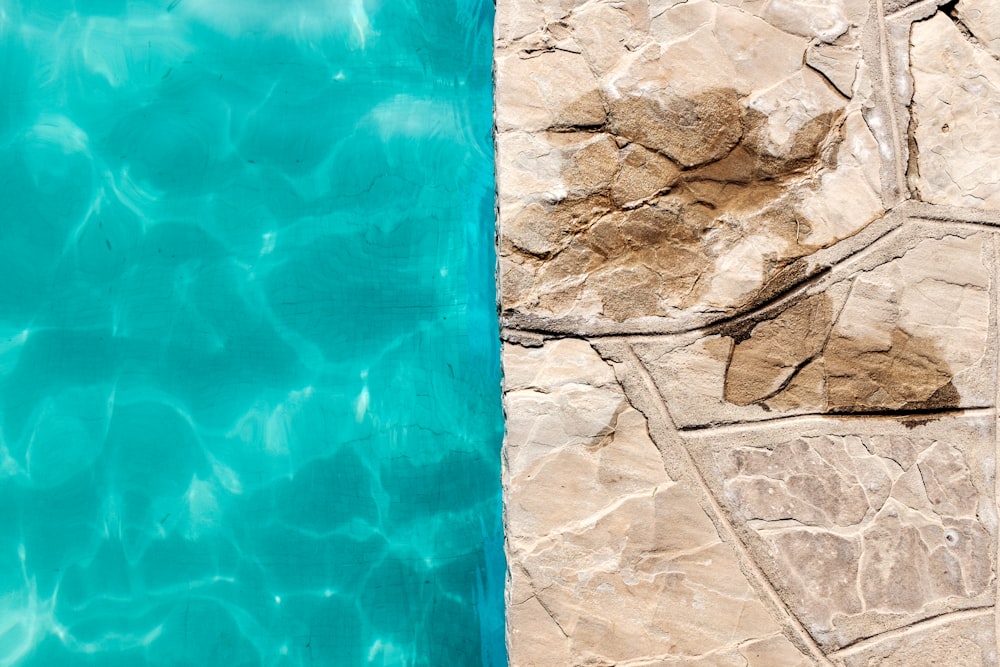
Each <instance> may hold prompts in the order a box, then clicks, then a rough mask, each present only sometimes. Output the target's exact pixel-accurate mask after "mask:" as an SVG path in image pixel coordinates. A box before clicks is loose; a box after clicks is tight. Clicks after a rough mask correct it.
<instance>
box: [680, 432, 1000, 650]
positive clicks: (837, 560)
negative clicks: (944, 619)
mask: <svg viewBox="0 0 1000 667" xmlns="http://www.w3.org/2000/svg"><path fill="white" fill-rule="evenodd" d="M994 448H995V445H994V431H993V425H992V419H991V418H984V417H980V418H967V419H956V418H952V417H949V418H945V419H940V420H933V421H929V422H927V423H924V424H917V423H910V424H901V423H899V422H897V421H895V420H886V419H879V420H871V421H865V422H861V423H860V424H859V423H857V422H852V421H838V420H811V421H808V422H803V423H802V424H801V425H796V426H777V427H768V428H766V429H763V430H757V431H748V432H747V433H745V434H743V436H742V437H741V438H740V442H739V444H735V443H734V442H733V441H732V437H731V436H723V437H713V436H702V437H696V438H693V439H692V442H691V449H692V451H693V453H694V456H695V458H696V459H697V460H698V461H699V467H701V468H702V470H703V471H704V472H705V474H706V478H707V479H708V481H709V484H710V486H712V488H713V491H714V492H715V493H716V494H717V496H718V498H719V501H720V502H721V503H722V504H723V506H724V507H725V508H726V511H727V512H728V513H729V514H730V516H731V517H732V519H733V521H734V524H735V525H737V526H738V527H739V529H740V530H741V531H742V532H743V534H744V536H745V539H746V540H747V542H748V543H749V544H750V545H751V547H752V548H754V549H757V550H759V553H760V562H761V564H762V566H763V567H764V568H765V569H766V570H767V571H768V574H769V577H770V578H771V581H773V582H774V584H775V586H776V588H777V590H778V592H779V593H780V594H781V595H782V597H783V598H784V599H785V601H786V603H787V604H788V606H789V608H790V609H792V611H793V612H794V613H795V614H796V616H797V617H798V618H799V619H800V620H801V621H802V622H803V624H804V625H805V626H806V628H807V629H808V630H809V632H810V634H812V636H813V637H815V638H816V640H817V641H818V642H819V643H820V644H821V645H822V646H823V647H825V648H827V649H837V648H841V647H843V646H845V645H848V644H850V643H853V642H854V641H856V640H858V639H860V638H864V637H868V636H872V635H877V634H881V633H884V632H886V631H888V630H893V629H896V628H900V627H904V626H906V625H910V624H912V623H915V622H917V621H919V620H921V619H923V618H927V617H930V616H937V615H939V614H941V613H944V612H947V611H949V610H955V609H966V608H979V607H982V606H984V605H988V604H992V603H993V598H994V583H995V575H994V571H995V564H996V561H995V557H994V554H995V547H996V506H995V503H994V501H993V485H994V483H995V453H994Z"/></svg>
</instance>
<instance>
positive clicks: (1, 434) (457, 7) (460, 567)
mask: <svg viewBox="0 0 1000 667" xmlns="http://www.w3.org/2000/svg"><path fill="white" fill-rule="evenodd" d="M492 12H493V8H492V4H491V3H490V2H489V0H385V1H384V2H379V1H377V0H156V1H152V0H150V1H136V0H128V1H126V0H75V1H73V0H0V667H2V666H9V665H18V666H22V665H23V666H25V667H28V666H30V667H41V666H49V665H54V666H60V667H63V666H73V665H99V666H101V667H114V666H119V665H120V666H135V665H171V666H174V665H197V666H215V665H218V666H225V667H236V666H240V665H309V666H311V665H433V666H435V667H438V666H450V665H455V666H471V665H500V664H504V661H505V656H504V652H503V651H504V649H503V600H502V588H503V561H502V551H501V530H500V521H499V514H500V500H499V443H500V435H501V430H502V418H501V413H500V407H499V364H498V359H497V357H498V350H497V345H496V342H495V341H496V340H497V336H496V333H497V332H496V329H495V327H496V324H495V319H496V318H495V306H494V289H493V267H494V258H493V250H492V246H493V231H492V228H493V196H492V192H493V180H492V178H493V176H492V146H491V143H490V142H491V140H490V125H491V122H492V121H491V90H490V88H491V84H490V46H491V39H490V33H491V25H492Z"/></svg>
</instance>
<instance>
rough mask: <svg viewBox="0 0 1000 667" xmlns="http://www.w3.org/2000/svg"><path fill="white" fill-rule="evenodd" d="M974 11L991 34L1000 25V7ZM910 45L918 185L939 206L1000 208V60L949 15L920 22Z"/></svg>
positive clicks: (914, 182)
mask: <svg viewBox="0 0 1000 667" xmlns="http://www.w3.org/2000/svg"><path fill="white" fill-rule="evenodd" d="M972 4H973V5H975V3H972ZM986 4H990V5H991V7H993V4H992V3H983V5H986ZM966 12H967V14H968V15H971V14H973V13H976V14H977V15H978V16H980V17H983V21H982V24H983V25H984V28H983V29H982V30H981V32H983V33H984V35H989V34H991V32H990V31H991V30H992V29H995V28H996V27H997V23H998V21H997V20H996V19H995V18H993V20H988V19H989V18H990V17H991V16H992V15H993V13H995V12H996V9H992V8H991V10H990V13H985V12H983V11H982V10H981V9H980V10H979V11H978V12H976V11H975V10H973V9H971V8H970V6H969V5H966ZM973 25H976V24H975V23H974V24H973ZM986 39H989V38H988V37H984V40H986ZM910 41H911V47H910V62H911V71H912V73H913V81H914V93H913V123H914V126H915V127H914V140H915V142H916V152H917V159H916V171H917V173H916V174H914V175H912V176H911V181H912V185H913V187H914V188H915V189H916V191H917V192H918V194H919V196H920V198H921V199H923V200H924V201H928V202H932V203H935V204H951V205H955V206H968V207H973V208H986V209H997V208H1000V187H998V184H1000V171H998V169H997V163H998V160H1000V62H998V61H997V60H996V59H995V57H994V54H992V53H990V51H988V50H987V49H985V48H983V47H982V44H983V43H984V42H980V43H979V44H974V43H972V42H971V41H970V40H969V39H968V38H967V37H966V36H965V35H963V34H962V32H961V31H960V30H959V27H958V26H957V25H955V23H954V22H953V21H952V20H950V19H949V18H948V17H947V16H946V15H944V14H942V13H938V14H935V15H934V17H933V18H931V19H928V20H927V21H922V22H919V23H915V24H914V25H913V30H912V33H911V38H910ZM986 43H988V44H993V43H994V42H986Z"/></svg>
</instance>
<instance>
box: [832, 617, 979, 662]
mask: <svg viewBox="0 0 1000 667" xmlns="http://www.w3.org/2000/svg"><path fill="white" fill-rule="evenodd" d="M993 615H994V609H992V608H989V607H987V608H985V609H979V610H974V611H969V612H956V613H952V614H946V615H945V616H942V617H939V618H937V619H934V620H932V621H930V622H925V623H918V624H916V625H914V626H911V627H907V628H906V629H904V630H903V631H900V632H890V633H886V634H885V635H883V636H879V637H875V638H873V639H871V640H868V641H864V642H861V643H859V644H858V645H857V646H855V647H852V648H851V649H848V650H846V651H843V652H841V653H839V654H835V661H836V664H838V665H843V667H936V666H937V665H956V666H957V665H962V667H989V666H991V665H995V664H997V640H996V627H995V623H994V619H993Z"/></svg>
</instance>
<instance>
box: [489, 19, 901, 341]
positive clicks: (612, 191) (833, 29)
mask: <svg viewBox="0 0 1000 667" xmlns="http://www.w3.org/2000/svg"><path fill="white" fill-rule="evenodd" d="M517 12H518V9H515V8H514V5H512V6H511V7H510V8H508V9H507V10H506V11H501V18H500V19H499V30H498V33H499V40H498V44H497V52H496V53H497V56H496V62H497V91H498V92H497V129H498V137H497V156H498V164H497V175H498V192H499V206H500V232H501V248H500V251H501V253H500V254H501V260H500V261H501V280H500V284H501V288H502V292H503V293H502V296H503V299H502V301H503V305H504V313H505V318H506V319H507V320H508V321H509V322H511V323H516V322H520V321H524V322H535V321H539V320H546V321H553V322H570V321H578V320H580V319H581V318H584V319H589V320H594V319H597V320H605V321H608V322H610V323H620V322H626V321H630V320H635V319H637V318H640V319H641V318H650V317H655V318H661V319H664V318H665V319H666V321H669V322H676V323H677V324H678V326H679V325H681V324H682V323H684V322H688V321H696V320H697V318H699V317H701V318H702V319H703V318H704V317H711V316H717V315H719V314H724V313H729V312H733V311H736V310H739V309H741V308H745V307H747V306H748V305H750V304H752V303H754V302H755V301H757V300H759V299H761V298H763V297H765V296H766V295H767V294H768V293H770V292H771V291H773V289H774V288H775V285H776V284H779V283H782V282H784V281H787V279H788V276H789V275H790V274H795V270H794V267H793V264H794V262H795V261H796V260H797V259H799V258H802V257H805V256H808V255H810V254H812V253H813V252H815V251H816V250H818V249H820V248H823V247H826V246H828V245H830V244H832V243H834V242H836V241H837V240H839V239H842V238H844V237H847V236H850V235H851V234H853V233H855V232H856V231H857V230H859V229H861V228H862V227H864V226H865V225H866V224H868V223H869V222H871V221H872V220H874V219H876V218H877V217H878V216H879V215H881V214H882V212H883V208H882V203H881V198H880V187H881V186H880V180H879V166H878V164H879V158H878V152H879V148H878V145H877V144H876V142H875V139H874V138H873V135H872V133H871V131H870V130H869V128H868V127H867V125H866V124H865V121H864V119H863V117H862V110H863V107H864V105H865V104H866V100H867V92H866V91H867V90H868V88H867V84H866V82H865V80H864V76H862V75H859V63H860V46H859V39H860V37H859V35H860V31H861V28H862V26H863V24H864V21H865V19H866V17H867V3H864V2H858V1H857V0H852V1H851V2H836V3H822V4H815V5H814V4H806V3H788V2H783V3H745V5H744V3H735V2H721V1H720V2H713V1H712V0H690V1H689V2H684V3H671V2H667V3H662V2H661V3H652V4H647V3H646V2H590V3H585V4H582V5H581V6H572V7H570V6H568V5H557V4H556V3H553V4H552V5H551V6H548V5H547V6H546V7H544V8H539V9H538V10H536V12H535V15H536V16H537V17H538V23H537V24H536V28H535V30H534V31H528V26H526V25H524V24H521V23H520V22H519V21H517V20H515V17H516V16H517ZM522 18H523V17H522ZM514 25H518V26H520V27H518V28H516V29H514V27H513V26H514ZM612 36H615V38H612ZM833 202H838V203H837V204H834V203H833ZM529 230H530V231H529Z"/></svg>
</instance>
